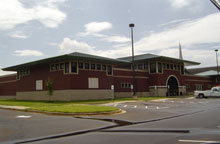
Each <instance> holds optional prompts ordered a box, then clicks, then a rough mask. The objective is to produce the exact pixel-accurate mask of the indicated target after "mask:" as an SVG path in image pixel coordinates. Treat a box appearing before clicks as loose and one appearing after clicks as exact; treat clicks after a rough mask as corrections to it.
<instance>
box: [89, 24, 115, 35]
mask: <svg viewBox="0 0 220 144" xmlns="http://www.w3.org/2000/svg"><path fill="white" fill-rule="evenodd" d="M111 28H112V24H111V23H109V22H90V23H88V24H86V25H85V29H86V32H88V33H98V32H101V31H104V30H108V29H111Z"/></svg>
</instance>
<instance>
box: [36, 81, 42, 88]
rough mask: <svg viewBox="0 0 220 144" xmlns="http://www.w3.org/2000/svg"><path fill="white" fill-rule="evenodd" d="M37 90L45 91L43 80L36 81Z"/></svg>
mask: <svg viewBox="0 0 220 144" xmlns="http://www.w3.org/2000/svg"><path fill="white" fill-rule="evenodd" d="M36 90H43V80H36Z"/></svg>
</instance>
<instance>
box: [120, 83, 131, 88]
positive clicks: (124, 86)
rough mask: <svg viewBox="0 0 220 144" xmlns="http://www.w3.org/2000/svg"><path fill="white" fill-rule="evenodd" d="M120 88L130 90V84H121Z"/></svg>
mask: <svg viewBox="0 0 220 144" xmlns="http://www.w3.org/2000/svg"><path fill="white" fill-rule="evenodd" d="M121 88H131V84H130V83H121Z"/></svg>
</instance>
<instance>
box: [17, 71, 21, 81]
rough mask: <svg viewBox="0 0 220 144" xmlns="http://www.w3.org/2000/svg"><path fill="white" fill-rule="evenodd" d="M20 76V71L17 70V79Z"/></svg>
mask: <svg viewBox="0 0 220 144" xmlns="http://www.w3.org/2000/svg"><path fill="white" fill-rule="evenodd" d="M20 78H21V75H20V72H19V71H17V79H18V80H19V79H20Z"/></svg>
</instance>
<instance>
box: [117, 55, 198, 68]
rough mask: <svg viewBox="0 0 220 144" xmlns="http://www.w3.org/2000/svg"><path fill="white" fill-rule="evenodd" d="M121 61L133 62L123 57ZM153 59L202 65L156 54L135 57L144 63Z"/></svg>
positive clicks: (187, 64) (130, 58) (129, 58)
mask: <svg viewBox="0 0 220 144" xmlns="http://www.w3.org/2000/svg"><path fill="white" fill-rule="evenodd" d="M119 59H120V60H126V61H129V62H131V61H132V57H131V56H129V57H123V58H119ZM153 59H162V60H170V61H177V62H184V64H185V65H186V66H189V65H199V64H200V63H198V62H194V61H188V60H181V59H177V58H171V57H165V56H158V55H154V54H142V55H136V56H134V60H135V61H143V60H153Z"/></svg>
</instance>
